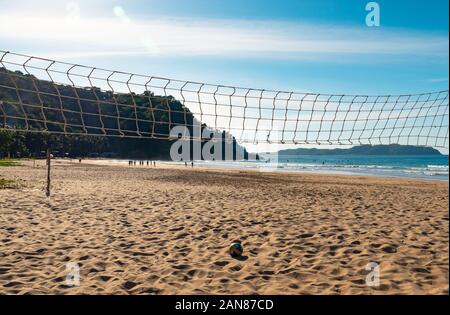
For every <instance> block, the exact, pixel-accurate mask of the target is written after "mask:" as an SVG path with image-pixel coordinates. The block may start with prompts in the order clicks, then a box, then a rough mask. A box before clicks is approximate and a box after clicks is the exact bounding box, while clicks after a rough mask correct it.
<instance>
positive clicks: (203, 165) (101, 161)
mask: <svg viewBox="0 0 450 315" xmlns="http://www.w3.org/2000/svg"><path fill="white" fill-rule="evenodd" d="M130 160H131V159H130ZM54 161H55V162H69V163H74V164H78V161H77V160H76V159H72V160H71V161H70V159H63V158H56V159H54ZM136 161H139V160H136ZM144 161H146V160H144ZM154 161H155V162H156V163H157V164H156V165H157V166H156V168H158V167H159V168H160V169H161V168H168V169H170V168H177V169H194V170H214V171H224V172H229V171H237V172H255V173H266V174H281V175H283V174H286V175H300V176H301V175H302V174H306V175H320V176H332V177H333V176H344V177H368V178H373V177H375V178H381V179H394V180H397V179H398V180H409V181H411V180H417V181H431V182H434V181H438V182H448V180H449V179H448V178H446V179H445V178H432V176H430V177H429V178H427V177H414V176H401V175H389V174H371V173H364V172H360V173H359V172H351V171H333V170H290V169H284V168H275V167H268V168H265V167H261V168H258V167H254V168H249V167H247V168H246V167H243V166H240V165H239V164H238V163H239V162H237V164H236V166H233V167H227V166H218V165H214V162H211V161H207V162H205V161H200V162H195V161H194V168H191V166H190V164H189V163H188V165H187V167H185V165H184V162H173V161H166V160H154ZM127 162H128V159H107V158H90V159H83V160H82V163H86V164H91V165H115V166H123V167H128V168H129V167H132V168H142V169H145V168H153V166H151V165H149V166H147V165H143V166H139V165H135V166H129V165H128V164H127ZM196 163H197V164H196ZM208 163H211V165H207V164H208ZM219 163H220V162H219Z"/></svg>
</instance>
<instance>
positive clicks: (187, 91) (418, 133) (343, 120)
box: [0, 51, 449, 148]
mask: <svg viewBox="0 0 450 315" xmlns="http://www.w3.org/2000/svg"><path fill="white" fill-rule="evenodd" d="M0 55H1V57H0V66H1V68H0V128H1V129H13V130H22V131H28V132H49V133H63V134H77V135H78V134H80V135H81V134H82V135H97V136H116V137H133V138H155V139H173V135H171V133H170V131H171V130H172V128H174V127H176V126H182V127H186V128H185V131H184V132H183V133H182V134H181V135H178V136H177V137H180V136H181V137H184V138H189V139H202V140H205V139H207V138H208V137H210V135H207V136H205V135H204V134H202V133H200V134H196V133H195V132H193V128H194V127H195V126H201V128H202V129H207V130H208V131H210V132H211V131H212V132H217V133H220V134H226V135H227V137H230V138H233V139H235V140H237V142H239V143H254V144H258V143H281V144H325V145H362V144H370V145H376V144H407V145H418V146H430V147H437V148H439V147H440V148H448V147H449V142H448V126H449V112H448V107H449V106H448V90H446V91H437V92H430V93H421V94H408V95H347V94H342V95H339V94H322V93H320V94H318V93H297V92H284V91H273V90H264V89H253V88H241V87H232V86H225V85H213V84H208V83H200V82H192V81H182V80H175V79H169V78H162V77H156V76H146V75H140V74H134V73H126V72H120V71H112V70H106V69H100V68H95V67H88V66H83V65H77V64H70V63H66V62H58V61H54V60H49V59H45V58H39V57H33V56H26V55H22V54H15V53H11V52H5V51H0Z"/></svg>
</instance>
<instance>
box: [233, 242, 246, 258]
mask: <svg viewBox="0 0 450 315" xmlns="http://www.w3.org/2000/svg"><path fill="white" fill-rule="evenodd" d="M243 252H244V247H242V244H241V243H240V242H233V243H232V244H231V245H230V255H231V257H240V256H242V253H243Z"/></svg>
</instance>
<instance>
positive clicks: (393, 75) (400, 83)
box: [0, 0, 449, 95]
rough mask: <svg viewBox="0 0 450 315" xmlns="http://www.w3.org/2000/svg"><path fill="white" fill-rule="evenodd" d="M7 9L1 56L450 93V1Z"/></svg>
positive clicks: (292, 85)
mask: <svg viewBox="0 0 450 315" xmlns="http://www.w3.org/2000/svg"><path fill="white" fill-rule="evenodd" d="M368 2H369V1H360V0H339V1H338V0H335V1H331V0H303V1H295V0H285V1H272V0H264V1H257V0H240V1H236V0H210V1H204V0H190V1H186V0H164V1H162V0H147V1H141V0H138V1H114V0H113V1H95V2H94V1H85V0H80V1H54V0H43V1H4V0H0V7H1V10H0V49H1V50H10V51H12V52H19V53H25V54H32V55H37V56H42V57H48V58H55V59H59V60H64V61H68V62H73V63H80V64H86V65H91V66H97V67H103V68H112V69H114V70H122V71H130V72H137V73H143V74H148V75H155V76H162V77H171V78H176V79H182V80H193V81H201V82H205V81H206V82H209V83H215V84H224V85H234V86H244V87H254V88H265V89H280V90H285V91H297V92H313V93H337V94H341V93H349V94H351V93H355V94H372V95H373V94H403V93H419V92H430V91H439V90H447V89H448V77H449V75H448V66H449V65H448V54H449V52H448V23H449V20H448V9H449V8H448V1H444V0H434V1H429V2H425V1H412V0H408V1H403V0H395V1H394V0H379V1H376V2H377V3H378V4H379V6H380V22H381V25H380V26H379V27H368V26H367V25H366V23H365V19H366V15H367V14H368V12H367V11H366V10H365V6H366V4H367V3H368Z"/></svg>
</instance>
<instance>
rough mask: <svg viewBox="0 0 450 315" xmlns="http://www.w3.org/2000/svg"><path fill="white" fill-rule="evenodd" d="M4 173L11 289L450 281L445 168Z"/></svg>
mask: <svg viewBox="0 0 450 315" xmlns="http://www.w3.org/2000/svg"><path fill="white" fill-rule="evenodd" d="M0 178H3V179H11V180H15V181H16V182H18V183H19V187H18V188H13V189H0V294H448V293H449V292H448V286H449V269H448V264H449V237H448V233H449V208H448V196H449V195H448V189H449V187H448V183H447V182H442V181H424V180H410V179H392V178H390V179H389V178H377V177H357V176H335V175H333V176H327V175H314V174H296V175H294V174H276V173H273V174H271V173H262V172H256V171H253V172H250V171H246V172H244V171H237V170H233V171H226V170H214V169H208V170H206V169H198V168H194V169H191V168H186V169H185V168H184V167H170V166H164V167H163V166H161V165H157V167H156V168H153V167H146V166H145V167H139V166H136V167H128V166H118V165H96V164H88V162H87V161H83V163H81V164H79V163H78V162H73V163H70V162H68V161H55V162H54V163H53V174H52V180H53V182H52V196H51V197H50V198H47V197H45V191H44V187H45V179H46V172H45V167H44V162H43V161H39V162H38V166H37V167H36V168H33V163H32V162H23V164H22V165H21V166H13V167H2V168H0ZM233 240H240V241H241V242H242V244H243V246H244V256H243V257H242V258H240V259H234V258H232V257H230V255H229V254H228V247H229V245H230V243H231V242H232V241H233ZM370 262H376V263H378V264H379V267H380V268H379V270H380V284H379V285H378V286H368V285H367V284H366V276H367V274H368V273H369V271H368V270H366V265H367V264H368V263H370ZM68 263H77V264H78V266H79V268H80V283H79V285H78V286H73V287H72V286H69V285H67V283H66V275H67V270H66V268H67V264H68Z"/></svg>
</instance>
